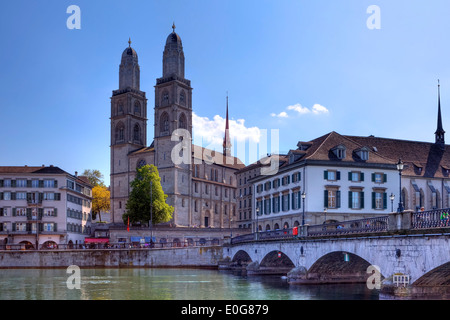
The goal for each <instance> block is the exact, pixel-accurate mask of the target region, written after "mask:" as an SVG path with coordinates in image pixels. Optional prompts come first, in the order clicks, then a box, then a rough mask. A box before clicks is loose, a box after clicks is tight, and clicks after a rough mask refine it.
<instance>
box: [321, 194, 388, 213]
mask: <svg viewBox="0 0 450 320" xmlns="http://www.w3.org/2000/svg"><path fill="white" fill-rule="evenodd" d="M387 198H388V195H387V193H386V192H384V191H376V190H375V191H373V192H372V198H371V200H372V203H371V207H372V209H374V210H386V209H387ZM341 202H342V201H341V191H339V190H337V189H328V190H325V191H324V207H325V208H327V209H339V208H341ZM348 208H349V209H364V208H365V193H364V192H363V191H358V190H350V191H348Z"/></svg>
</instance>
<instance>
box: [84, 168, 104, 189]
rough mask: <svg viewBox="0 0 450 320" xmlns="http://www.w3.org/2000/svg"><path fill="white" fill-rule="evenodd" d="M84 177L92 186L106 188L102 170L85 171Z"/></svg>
mask: <svg viewBox="0 0 450 320" xmlns="http://www.w3.org/2000/svg"><path fill="white" fill-rule="evenodd" d="M82 175H83V176H85V177H87V178H88V180H89V182H90V184H92V186H94V187H95V186H98V185H100V186H104V185H105V184H104V182H103V174H102V173H101V172H100V170H97V169H93V170H91V169H86V170H84V171H83V174H82Z"/></svg>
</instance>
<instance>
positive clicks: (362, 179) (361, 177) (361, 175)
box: [359, 172, 364, 181]
mask: <svg viewBox="0 0 450 320" xmlns="http://www.w3.org/2000/svg"><path fill="white" fill-rule="evenodd" d="M359 180H360V181H364V172H361V173H360V174H359Z"/></svg>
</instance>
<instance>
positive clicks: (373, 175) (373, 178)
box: [372, 173, 375, 182]
mask: <svg viewBox="0 0 450 320" xmlns="http://www.w3.org/2000/svg"><path fill="white" fill-rule="evenodd" d="M372 182H375V173H372Z"/></svg>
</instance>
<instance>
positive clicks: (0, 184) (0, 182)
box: [0, 180, 3, 188]
mask: <svg viewBox="0 0 450 320" xmlns="http://www.w3.org/2000/svg"><path fill="white" fill-rule="evenodd" d="M0 188H3V180H0Z"/></svg>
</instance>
